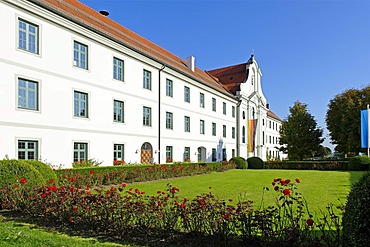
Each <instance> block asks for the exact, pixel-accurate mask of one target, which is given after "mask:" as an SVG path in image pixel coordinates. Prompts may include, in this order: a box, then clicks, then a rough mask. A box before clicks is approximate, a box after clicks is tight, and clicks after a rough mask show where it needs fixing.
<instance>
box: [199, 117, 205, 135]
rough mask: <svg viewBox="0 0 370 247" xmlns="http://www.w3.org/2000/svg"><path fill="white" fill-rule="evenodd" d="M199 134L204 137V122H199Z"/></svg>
mask: <svg viewBox="0 0 370 247" xmlns="http://www.w3.org/2000/svg"><path fill="white" fill-rule="evenodd" d="M200 133H201V134H203V135H204V133H205V129H204V120H200Z"/></svg>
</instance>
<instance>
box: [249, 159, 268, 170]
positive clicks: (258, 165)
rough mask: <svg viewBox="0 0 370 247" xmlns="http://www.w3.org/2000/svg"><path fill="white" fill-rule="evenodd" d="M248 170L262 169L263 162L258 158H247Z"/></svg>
mask: <svg viewBox="0 0 370 247" xmlns="http://www.w3.org/2000/svg"><path fill="white" fill-rule="evenodd" d="M247 162H248V168H249V169H263V167H264V163H263V160H262V159H261V158H259V157H249V158H248V159H247Z"/></svg>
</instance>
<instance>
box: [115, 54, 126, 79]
mask: <svg viewBox="0 0 370 247" xmlns="http://www.w3.org/2000/svg"><path fill="white" fill-rule="evenodd" d="M123 72H124V63H123V60H121V59H118V58H116V57H114V58H113V79H116V80H119V81H124V77H123V75H124V73H123Z"/></svg>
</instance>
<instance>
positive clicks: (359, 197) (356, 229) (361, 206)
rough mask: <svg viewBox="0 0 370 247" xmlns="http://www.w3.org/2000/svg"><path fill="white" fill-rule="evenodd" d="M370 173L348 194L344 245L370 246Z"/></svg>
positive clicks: (344, 216)
mask: <svg viewBox="0 0 370 247" xmlns="http://www.w3.org/2000/svg"><path fill="white" fill-rule="evenodd" d="M369 215H370V173H366V174H364V175H363V176H362V177H361V179H360V180H359V181H358V182H357V183H356V184H355V185H353V187H352V189H351V191H350V193H349V194H348V198H347V204H346V206H345V210H344V213H343V221H342V225H343V245H344V246H370V238H369V236H370V217H369Z"/></svg>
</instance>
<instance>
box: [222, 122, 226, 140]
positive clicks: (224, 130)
mask: <svg viewBox="0 0 370 247" xmlns="http://www.w3.org/2000/svg"><path fill="white" fill-rule="evenodd" d="M222 136H223V137H226V125H222Z"/></svg>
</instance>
